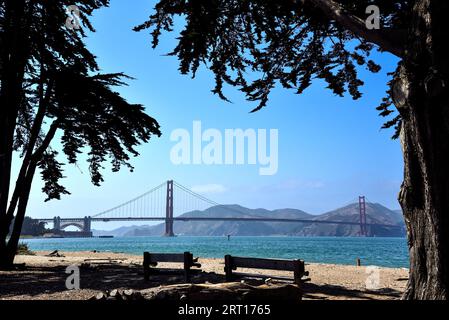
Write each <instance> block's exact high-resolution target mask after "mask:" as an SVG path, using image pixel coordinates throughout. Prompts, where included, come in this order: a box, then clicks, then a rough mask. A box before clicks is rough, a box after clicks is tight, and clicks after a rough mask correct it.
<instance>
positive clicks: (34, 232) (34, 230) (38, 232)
mask: <svg viewBox="0 0 449 320" xmlns="http://www.w3.org/2000/svg"><path fill="white" fill-rule="evenodd" d="M47 231H50V230H47V229H46V228H45V222H39V221H38V220H35V219H32V218H30V217H25V219H24V220H23V225H22V232H21V235H23V236H34V237H38V236H42V235H44V234H45V232H47Z"/></svg>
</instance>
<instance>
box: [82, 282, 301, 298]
mask: <svg viewBox="0 0 449 320" xmlns="http://www.w3.org/2000/svg"><path fill="white" fill-rule="evenodd" d="M301 297H302V294H301V290H300V288H299V287H298V286H296V285H291V284H282V285H280V284H273V285H266V284H264V285H261V286H251V285H248V284H245V283H243V282H229V283H221V284H178V285H169V286H160V287H158V288H151V289H146V290H142V291H140V292H139V291H133V290H117V289H114V290H112V291H106V292H101V293H98V294H97V295H95V296H93V297H92V298H90V300H117V301H122V300H128V301H132V300H143V299H145V300H168V301H182V302H187V301H236V302H238V301H243V302H252V301H257V302H261V301H270V302H272V301H290V302H299V301H300V300H301Z"/></svg>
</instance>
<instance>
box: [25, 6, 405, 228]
mask: <svg viewBox="0 0 449 320" xmlns="http://www.w3.org/2000/svg"><path fill="white" fill-rule="evenodd" d="M153 5H154V1H144V0H138V1H132V2H130V1H118V0H113V1H111V5H110V7H109V8H105V9H101V10H99V11H97V12H96V13H95V14H94V17H93V20H92V21H93V25H94V27H95V28H96V30H97V32H96V33H94V34H92V35H90V36H89V38H88V39H87V40H86V41H87V44H88V47H89V48H90V50H91V51H92V52H94V53H95V54H96V55H97V56H98V62H99V65H100V66H101V68H102V71H103V72H120V71H123V72H125V73H126V74H128V75H130V76H132V77H134V78H135V80H132V81H129V86H128V87H125V88H120V89H119V91H120V92H121V93H122V94H123V96H124V97H126V98H127V99H128V100H129V101H130V102H133V103H142V104H144V105H145V106H146V111H147V113H148V114H150V115H151V116H153V117H155V118H156V119H157V120H158V122H159V123H160V125H161V129H162V132H163V136H162V137H161V138H154V139H153V140H151V141H150V143H148V144H146V145H142V146H140V147H139V148H138V150H139V152H140V154H141V155H140V156H139V157H138V158H136V159H133V161H132V163H133V165H134V166H135V170H134V172H133V173H130V172H129V171H128V170H126V169H124V170H122V171H121V172H119V173H111V172H110V171H109V170H107V171H105V173H104V175H105V182H104V183H103V185H102V186H101V187H100V188H97V187H94V186H92V185H91V184H90V178H89V174H88V171H87V166H86V165H85V163H84V162H80V163H79V165H78V166H77V167H73V166H66V173H65V175H66V176H67V178H66V179H64V184H65V185H66V186H67V188H68V189H69V191H70V192H71V193H72V195H70V196H66V197H64V198H63V199H62V200H61V201H51V202H48V203H44V196H43V195H42V194H41V192H40V188H41V187H42V183H41V181H40V179H39V177H36V180H35V183H34V185H33V191H32V194H31V197H30V204H29V211H28V212H29V213H28V214H29V215H30V216H33V217H53V216H55V215H59V216H61V217H64V216H85V215H93V214H95V213H97V212H99V211H102V210H104V209H108V208H109V207H112V206H114V205H116V204H118V203H121V202H124V201H126V200H128V199H130V198H133V197H135V196H137V195H139V194H141V193H143V192H145V191H147V190H149V189H151V188H152V187H154V186H156V185H159V184H160V183H161V182H163V181H165V180H167V179H174V180H176V181H178V182H179V183H181V184H183V185H186V186H189V187H194V188H195V189H196V190H201V191H202V192H203V194H204V195H205V196H207V197H209V198H211V199H213V200H215V201H217V202H219V203H238V204H241V205H243V206H248V207H251V208H256V207H265V208H268V209H274V208H285V207H293V208H298V209H302V210H305V211H307V212H310V213H314V214H318V213H322V212H325V211H327V210H331V209H334V208H336V207H339V206H342V205H344V204H347V203H348V202H350V201H351V200H353V199H355V198H356V197H357V196H359V195H366V196H367V198H368V199H369V200H370V201H372V202H379V203H382V204H384V205H386V206H387V207H390V208H393V209H397V208H399V205H398V203H397V200H396V199H397V194H398V191H399V186H400V183H401V179H402V170H403V164H402V155H401V150H400V145H399V141H393V140H391V139H390V137H391V135H392V134H393V132H392V131H391V130H380V128H381V126H382V124H383V122H384V121H385V119H382V118H380V117H379V116H378V115H377V111H376V110H375V107H376V106H377V105H378V103H379V101H380V100H381V98H382V97H383V96H384V93H385V90H386V83H387V81H388V77H387V76H386V73H387V72H389V71H392V70H394V68H395V66H396V63H397V61H396V59H395V58H394V57H392V56H390V55H388V54H378V53H376V54H375V58H376V61H377V62H379V63H380V64H381V65H382V67H383V69H382V72H381V73H379V74H371V73H369V72H362V73H361V74H362V79H363V80H364V81H365V86H364V87H363V89H362V90H363V97H362V98H361V99H359V100H357V101H353V100H352V99H351V98H350V97H345V98H340V97H336V96H334V95H333V94H332V93H331V92H330V91H329V90H326V89H324V87H325V86H324V85H323V83H321V82H320V81H315V82H314V84H313V85H312V87H310V88H309V89H308V90H307V91H306V92H305V93H304V94H302V95H295V94H293V92H292V91H288V90H285V89H282V88H276V89H275V90H274V91H273V93H272V95H271V99H270V102H269V104H268V107H267V108H265V109H263V110H261V111H259V112H257V113H255V114H250V113H249V111H251V110H252V109H253V108H254V107H255V105H254V103H250V102H247V101H245V100H244V97H243V95H242V94H241V93H240V92H239V91H237V90H235V89H234V88H226V93H227V94H228V96H229V98H230V99H231V100H232V102H233V103H232V104H230V103H226V102H223V101H221V100H220V99H219V98H218V97H217V96H214V95H213V94H212V93H211V92H210V90H211V89H212V88H213V84H214V83H213V77H212V74H211V73H210V72H209V71H208V70H205V68H202V69H201V71H200V72H199V73H198V75H197V77H196V78H195V79H193V80H192V79H191V77H189V76H183V75H181V74H179V72H178V61H177V59H176V58H174V57H167V56H164V54H165V53H167V52H169V51H170V49H172V48H173V46H174V44H175V40H174V36H175V35H174V34H170V35H165V36H164V37H163V38H162V41H161V45H160V46H159V47H158V48H157V49H156V50H153V49H151V44H150V40H151V39H150V36H149V35H148V33H147V32H141V33H135V32H133V31H132V30H131V29H132V27H133V26H135V25H138V24H139V23H141V22H143V21H145V19H146V18H147V17H148V16H149V14H150V13H151V12H152V7H153ZM195 120H200V121H201V123H202V126H203V129H207V128H216V129H218V130H220V131H223V132H224V130H225V129H232V128H242V129H247V128H253V129H256V130H257V129H267V130H268V129H278V132H279V170H278V172H277V174H276V175H273V176H261V175H259V172H258V166H254V165H241V166H237V165H232V166H220V165H212V166H207V165H180V166H176V165H173V164H172V162H171V161H170V150H171V148H172V147H173V146H174V145H175V143H174V142H173V141H170V134H171V132H172V131H173V130H175V129H179V128H184V129H187V130H189V131H192V122H193V121H195ZM94 227H95V228H111V227H115V225H112V224H109V225H105V226H94Z"/></svg>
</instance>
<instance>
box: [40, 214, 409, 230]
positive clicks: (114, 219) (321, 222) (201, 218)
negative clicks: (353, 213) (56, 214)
mask: <svg viewBox="0 0 449 320" xmlns="http://www.w3.org/2000/svg"><path fill="white" fill-rule="evenodd" d="M166 219H167V218H166V217H117V218H92V217H90V220H91V221H92V222H111V221H165V220H166ZM37 220H39V221H42V222H53V219H37ZM83 220H84V218H61V222H82V221H83ZM171 220H173V221H244V222H296V223H320V224H338V225H354V226H360V222H347V221H333V220H308V219H293V218H267V217H260V218H259V217H254V218H237V217H223V218H222V217H173V218H172V219H171ZM366 226H370V227H388V228H401V226H397V225H391V224H379V223H366Z"/></svg>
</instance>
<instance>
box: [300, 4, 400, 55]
mask: <svg viewBox="0 0 449 320" xmlns="http://www.w3.org/2000/svg"><path fill="white" fill-rule="evenodd" d="M301 1H302V2H303V3H306V2H309V3H311V4H313V5H315V6H316V7H317V8H318V9H320V10H321V11H322V12H323V14H325V15H326V16H327V17H329V18H330V19H333V20H335V21H336V22H337V24H339V25H340V26H342V27H344V28H346V29H347V30H349V31H351V32H353V33H354V34H356V35H357V36H359V37H361V38H363V39H364V40H365V41H367V42H371V43H373V44H376V45H378V46H379V47H380V48H381V49H382V50H384V51H388V52H390V53H392V54H394V55H395V56H397V57H399V58H401V57H402V56H403V52H404V50H405V40H406V38H405V32H403V31H400V30H369V29H368V28H367V27H366V24H365V21H363V20H362V19H360V18H359V17H357V16H355V15H353V14H350V13H349V12H347V11H346V10H345V9H344V8H343V7H342V6H341V5H340V4H339V3H337V2H335V1H333V0H301Z"/></svg>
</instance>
